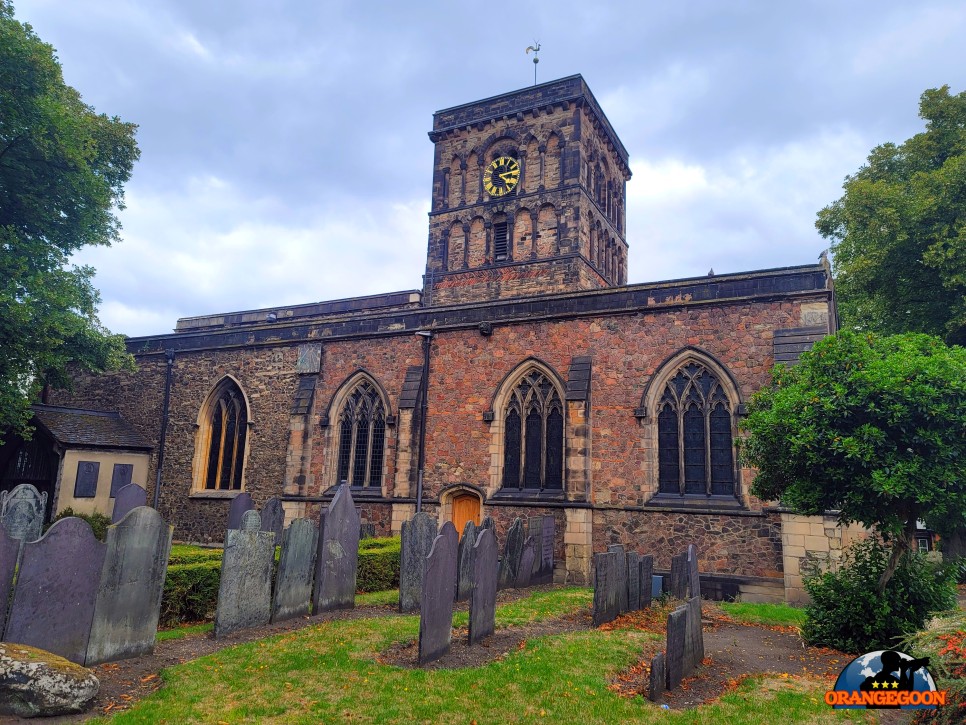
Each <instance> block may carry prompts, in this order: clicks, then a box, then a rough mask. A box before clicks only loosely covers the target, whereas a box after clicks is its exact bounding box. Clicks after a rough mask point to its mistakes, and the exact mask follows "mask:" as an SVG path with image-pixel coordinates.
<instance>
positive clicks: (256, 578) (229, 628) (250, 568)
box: [215, 529, 275, 638]
mask: <svg viewBox="0 0 966 725" xmlns="http://www.w3.org/2000/svg"><path fill="white" fill-rule="evenodd" d="M274 562H275V534H273V533H271V532H269V531H242V530H240V529H231V530H229V531H228V533H227V534H226V535H225V553H224V554H223V555H222V559H221V583H220V586H219V587H218V609H217V611H216V612H215V638H218V637H223V636H224V635H226V634H228V633H229V632H234V631H235V630H236V629H244V628H246V627H258V626H259V625H262V624H268V622H269V620H270V619H271V609H272V565H273V564H274Z"/></svg>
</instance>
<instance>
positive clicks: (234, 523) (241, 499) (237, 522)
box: [227, 493, 255, 529]
mask: <svg viewBox="0 0 966 725" xmlns="http://www.w3.org/2000/svg"><path fill="white" fill-rule="evenodd" d="M253 508H255V502H254V501H252V497H251V496H250V495H249V494H248V493H240V494H238V495H237V496H235V498H233V499H232V500H231V504H230V505H229V506H228V526H227V528H228V529H239V528H241V522H242V516H244V515H245V512H246V511H251V510H252V509H253Z"/></svg>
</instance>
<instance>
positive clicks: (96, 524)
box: [44, 506, 111, 541]
mask: <svg viewBox="0 0 966 725" xmlns="http://www.w3.org/2000/svg"><path fill="white" fill-rule="evenodd" d="M69 517H73V518H77V519H84V521H86V522H87V523H88V524H90V526H91V530H92V531H93V532H94V536H95V538H97V540H98V541H105V540H106V539H107V527H108V526H110V525H111V518H110V517H109V516H105V515H104V514H101V513H93V514H75V513H74V509H72V508H71V507H70V506H68V507H67V508H65V509H64V510H63V511H61V512H60V513H59V514H57V516H56V517H55V518H54V520H53V521H51V522H50V523H49V524H47V525H46V526H45V527H44V533H46V532H47V531H48V530H49V529H50V527H51V526H53V525H54V524H56V523H57V522H58V521H60V520H61V519H66V518H69Z"/></svg>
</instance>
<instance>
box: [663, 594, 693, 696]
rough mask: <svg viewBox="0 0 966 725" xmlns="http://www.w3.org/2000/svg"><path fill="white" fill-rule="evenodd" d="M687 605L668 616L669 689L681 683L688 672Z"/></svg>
mask: <svg viewBox="0 0 966 725" xmlns="http://www.w3.org/2000/svg"><path fill="white" fill-rule="evenodd" d="M687 620H688V612H687V607H683V606H682V607H678V608H677V609H675V610H674V611H673V612H671V613H670V614H669V615H668V617H667V646H666V647H665V652H666V655H665V656H666V658H667V660H666V662H667V689H669V690H673V689H674V688H675V687H677V686H678V685H680V684H681V680H683V679H684V677H685V675H686V672H685V667H686V662H685V648H686V646H687V645H686V643H687V626H688V621H687Z"/></svg>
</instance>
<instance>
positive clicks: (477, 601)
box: [469, 529, 497, 645]
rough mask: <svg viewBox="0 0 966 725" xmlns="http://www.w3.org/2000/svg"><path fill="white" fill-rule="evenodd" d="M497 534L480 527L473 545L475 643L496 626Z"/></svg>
mask: <svg viewBox="0 0 966 725" xmlns="http://www.w3.org/2000/svg"><path fill="white" fill-rule="evenodd" d="M496 562H497V556H496V535H495V534H494V533H493V529H481V530H480V533H479V536H478V537H477V539H476V544H475V545H474V547H473V587H472V591H471V592H470V631H469V643H470V644H471V645H473V644H476V643H477V642H479V641H480V640H482V639H485V638H486V637H489V636H490V635H491V634H493V632H494V631H495V629H496Z"/></svg>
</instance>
